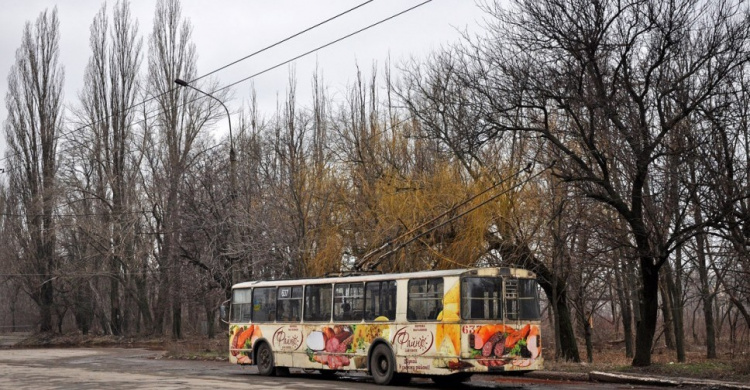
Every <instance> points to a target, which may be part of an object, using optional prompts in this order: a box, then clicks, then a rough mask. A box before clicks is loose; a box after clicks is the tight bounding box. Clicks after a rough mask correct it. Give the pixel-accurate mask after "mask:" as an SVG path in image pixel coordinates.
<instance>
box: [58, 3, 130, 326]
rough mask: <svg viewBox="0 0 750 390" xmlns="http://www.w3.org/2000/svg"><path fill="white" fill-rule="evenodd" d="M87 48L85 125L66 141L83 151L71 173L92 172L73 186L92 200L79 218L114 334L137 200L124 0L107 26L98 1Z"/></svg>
mask: <svg viewBox="0 0 750 390" xmlns="http://www.w3.org/2000/svg"><path fill="white" fill-rule="evenodd" d="M90 46H91V50H92V55H91V57H90V59H89V63H88V65H87V67H86V73H85V75H84V90H83V91H82V92H81V94H80V100H81V106H82V108H81V112H80V113H79V118H80V120H81V121H82V122H83V123H85V124H86V127H84V130H83V131H82V132H81V133H78V134H74V135H73V137H74V139H71V147H75V148H79V149H82V152H81V153H80V158H78V159H74V160H71V163H72V164H74V166H73V167H71V174H73V175H75V174H76V173H75V172H76V170H83V171H89V172H91V175H92V177H91V180H86V181H81V180H76V182H78V183H85V184H86V185H85V186H83V187H80V186H73V187H72V189H73V190H75V189H76V187H78V188H77V190H78V191H80V192H79V194H80V197H81V200H82V199H84V198H91V199H93V202H95V205H93V210H91V211H93V213H94V214H95V215H94V216H92V218H83V219H82V220H80V222H81V223H83V224H90V225H91V227H92V228H93V229H91V235H90V237H89V238H90V239H92V240H97V241H98V242H99V243H100V245H98V246H96V248H94V250H95V251H96V252H97V256H98V257H99V258H100V260H99V262H100V263H102V265H103V267H104V269H102V271H105V270H106V274H107V275H108V278H109V294H108V295H109V302H108V306H109V314H108V315H107V319H106V322H108V323H109V325H108V326H107V327H106V328H105V329H107V330H109V331H111V333H113V334H116V335H119V334H121V333H122V331H123V324H124V320H125V317H124V314H123V308H122V300H123V294H124V291H123V286H121V284H122V282H124V281H125V280H126V279H127V278H128V275H127V272H128V271H129V270H130V269H131V267H132V266H133V264H131V260H132V259H133V258H134V239H135V236H134V234H133V233H134V232H133V229H132V228H133V226H135V224H134V223H133V221H132V219H133V218H134V217H135V218H137V216H134V214H133V207H134V205H136V204H135V202H134V199H133V196H134V195H135V193H134V192H133V191H132V190H131V188H132V187H133V185H134V181H135V169H137V168H138V161H137V156H136V155H135V153H134V152H135V148H134V147H133V141H134V124H133V122H134V116H135V115H134V112H133V111H131V110H130V107H131V106H132V105H133V104H134V103H135V99H136V97H137V96H138V94H139V90H138V88H139V87H138V72H139V68H140V64H141V46H142V44H141V39H139V38H138V27H137V24H136V23H135V22H134V21H133V20H132V17H131V14H130V5H129V3H128V2H127V1H125V2H122V3H120V2H118V3H117V4H116V5H115V7H114V10H113V17H112V23H111V25H110V19H109V18H108V17H107V8H106V6H102V8H101V9H100V11H99V13H98V14H97V15H96V17H95V18H94V22H93V24H92V26H91V38H90ZM69 154H71V155H72V153H69ZM86 166H90V168H89V169H86V168H85V167H86ZM71 184H72V183H71ZM73 201H74V203H75V200H73ZM84 228H86V227H84Z"/></svg>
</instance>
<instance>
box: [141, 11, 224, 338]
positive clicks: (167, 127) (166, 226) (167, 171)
mask: <svg viewBox="0 0 750 390" xmlns="http://www.w3.org/2000/svg"><path fill="white" fill-rule="evenodd" d="M191 34H192V28H191V27H190V24H189V23H188V22H187V21H185V20H183V19H182V11H181V7H180V3H179V1H177V0H160V1H159V2H158V3H157V5H156V12H155V14H154V27H153V31H152V33H151V36H150V39H149V43H148V46H149V47H148V83H149V85H150V89H149V91H148V93H149V95H150V96H151V97H153V99H154V102H155V104H154V108H156V109H157V110H158V112H159V114H158V115H157V116H156V118H155V120H154V121H152V122H150V123H149V124H148V125H147V126H146V127H145V128H144V131H145V132H146V133H147V135H148V136H149V137H151V136H153V135H156V136H157V137H156V138H152V140H154V141H156V142H158V143H159V144H158V146H157V145H155V144H152V145H151V146H150V148H149V149H150V151H149V152H150V153H152V156H151V159H150V164H151V169H152V172H151V174H152V175H153V176H151V180H152V182H150V183H149V184H148V185H149V186H150V187H151V189H150V192H151V195H152V202H153V203H152V204H153V210H154V213H153V218H154V220H155V221H157V225H156V226H157V227H158V230H157V238H156V241H157V245H158V248H159V249H158V253H157V254H156V258H157V262H158V264H159V272H160V280H159V293H158V297H157V302H156V306H155V310H154V317H155V318H154V321H155V323H154V326H155V330H156V331H157V332H158V333H161V332H163V331H164V320H165V316H166V313H167V309H168V308H171V314H172V318H171V323H172V336H173V337H174V338H181V337H182V329H181V326H182V306H183V302H182V301H183V300H182V295H181V294H182V278H181V275H182V262H181V261H180V260H179V240H180V231H181V229H182V227H181V216H180V215H181V208H182V199H181V196H180V191H181V187H182V185H183V180H184V177H185V174H186V172H187V170H188V167H189V165H190V164H191V163H192V161H193V159H194V157H195V155H196V153H197V152H196V150H195V148H194V146H195V143H196V141H197V140H198V136H199V134H200V130H201V129H202V128H203V126H204V125H205V124H206V122H207V121H209V120H211V119H213V118H215V116H216V115H217V113H218V112H220V111H218V110H211V109H207V107H206V106H205V105H203V103H204V102H205V103H207V104H211V105H212V106H213V105H216V103H215V102H213V100H201V101H198V100H199V98H201V97H202V96H200V95H198V94H197V92H195V91H194V90H192V89H187V88H176V86H175V84H174V80H175V79H177V78H181V79H183V80H192V79H193V78H195V77H196V69H195V61H196V53H195V45H194V44H193V43H192V42H191ZM212 106H208V107H212ZM152 132H153V133H154V134H153V135H152V134H150V133H152ZM154 196H155V197H154Z"/></svg>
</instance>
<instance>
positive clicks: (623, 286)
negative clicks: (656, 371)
mask: <svg viewBox="0 0 750 390" xmlns="http://www.w3.org/2000/svg"><path fill="white" fill-rule="evenodd" d="M621 266H622V267H624V265H623V262H622V261H621V260H617V264H615V283H616V284H617V298H618V300H619V301H620V311H621V314H622V333H623V337H624V338H625V357H629V358H632V357H633V311H632V309H631V308H630V300H629V299H628V297H630V292H629V289H628V287H627V286H628V285H629V284H628V283H624V282H623V280H624V278H625V276H624V275H623V269H621V268H620V267H621ZM624 271H625V272H627V270H624Z"/></svg>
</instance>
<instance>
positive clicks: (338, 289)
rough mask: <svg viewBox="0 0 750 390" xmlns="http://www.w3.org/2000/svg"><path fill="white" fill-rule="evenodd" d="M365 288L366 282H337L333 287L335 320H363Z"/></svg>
mask: <svg viewBox="0 0 750 390" xmlns="http://www.w3.org/2000/svg"><path fill="white" fill-rule="evenodd" d="M364 290H365V285H364V283H336V286H335V287H334V289H333V320H334V321H357V322H359V321H362V317H363V315H364V304H365V291H364Z"/></svg>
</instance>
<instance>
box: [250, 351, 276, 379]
mask: <svg viewBox="0 0 750 390" xmlns="http://www.w3.org/2000/svg"><path fill="white" fill-rule="evenodd" d="M255 359H256V360H255V361H256V362H258V373H260V375H263V376H273V375H274V374H275V373H276V369H275V367H274V366H273V364H274V363H273V351H271V347H270V346H269V345H268V343H261V344H260V345H259V346H258V352H257V354H256V356H255Z"/></svg>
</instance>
